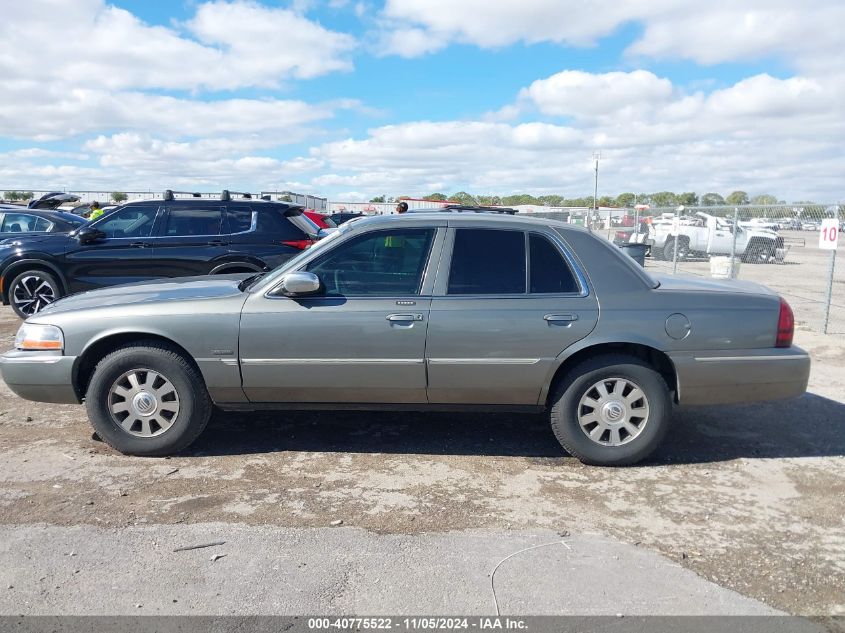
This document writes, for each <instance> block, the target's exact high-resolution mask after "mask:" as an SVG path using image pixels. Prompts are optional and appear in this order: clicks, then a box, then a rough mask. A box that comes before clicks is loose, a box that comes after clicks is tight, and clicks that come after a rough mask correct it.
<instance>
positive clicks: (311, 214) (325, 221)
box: [303, 211, 337, 229]
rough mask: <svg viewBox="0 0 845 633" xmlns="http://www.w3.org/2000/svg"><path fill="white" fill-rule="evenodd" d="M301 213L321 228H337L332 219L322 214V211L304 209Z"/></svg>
mask: <svg viewBox="0 0 845 633" xmlns="http://www.w3.org/2000/svg"><path fill="white" fill-rule="evenodd" d="M303 214H304V215H306V216H307V217H308V219H309V220H311V221H312V222H314V224H316V225H317V226H319V227H320V228H321V229H336V228H337V224H335V223H334V222H332V219H331V218H330V217H329V216H327V215H324V214H322V213H317V212H316V211H304V212H303Z"/></svg>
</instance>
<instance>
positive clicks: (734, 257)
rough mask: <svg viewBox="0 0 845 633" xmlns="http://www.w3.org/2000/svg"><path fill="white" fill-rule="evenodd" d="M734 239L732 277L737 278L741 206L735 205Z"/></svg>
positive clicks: (732, 246)
mask: <svg viewBox="0 0 845 633" xmlns="http://www.w3.org/2000/svg"><path fill="white" fill-rule="evenodd" d="M733 229H734V230H733V234H734V239H733V242H731V279H736V236H737V234H738V233H739V208H738V207H734V226H733Z"/></svg>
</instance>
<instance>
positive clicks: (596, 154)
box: [590, 152, 601, 231]
mask: <svg viewBox="0 0 845 633" xmlns="http://www.w3.org/2000/svg"><path fill="white" fill-rule="evenodd" d="M600 158H601V152H593V160H594V161H595V172H596V181H595V188H594V189H593V213H592V214H591V215H590V230H591V231H592V230H593V218H594V217H596V218H597V217H598V209H599V200H598V198H599V159H600Z"/></svg>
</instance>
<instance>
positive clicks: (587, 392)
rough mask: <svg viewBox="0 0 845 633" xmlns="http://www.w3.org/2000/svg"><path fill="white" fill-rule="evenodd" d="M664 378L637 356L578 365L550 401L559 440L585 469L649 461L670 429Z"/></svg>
mask: <svg viewBox="0 0 845 633" xmlns="http://www.w3.org/2000/svg"><path fill="white" fill-rule="evenodd" d="M671 412H672V402H671V398H670V394H669V388H668V386H667V385H666V381H665V380H664V379H663V376H661V375H660V373H658V372H657V371H655V370H654V368H652V367H651V366H650V365H649V364H648V363H646V362H645V361H643V360H641V359H639V358H636V357H634V356H627V355H621V354H620V355H617V354H612V355H611V354H608V355H602V356H595V357H593V358H590V359H587V360H585V361H583V362H581V363H579V364H578V365H577V366H575V367H574V368H573V369H572V370H571V371H570V372H569V373H568V374H567V375H566V376H565V377H564V379H563V380H562V381H561V382H560V383H559V384H558V386H557V389H556V391H555V393H554V394H553V396H552V400H551V413H550V417H551V424H552V430H553V431H554V434H555V437H557V439H558V441H559V442H560V444H561V445H562V446H563V447H564V448H565V449H566V450H567V451H568V452H569V454H570V455H572V456H573V457H576V458H578V459H579V460H581V461H582V462H584V463H585V464H593V465H600V466H624V465H628V464H634V463H636V462H638V461H641V460H643V459H645V458H646V457H648V456H649V455H650V454H651V453H652V452H653V451H654V450H655V449H656V448H657V447H658V445H659V444H660V442H661V441H662V440H663V437H664V436H665V435H666V432H667V430H668V428H669V421H670V417H671Z"/></svg>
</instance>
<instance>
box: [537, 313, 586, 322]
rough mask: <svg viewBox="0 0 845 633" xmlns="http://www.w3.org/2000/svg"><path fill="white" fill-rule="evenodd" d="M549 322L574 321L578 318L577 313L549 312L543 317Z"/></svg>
mask: <svg viewBox="0 0 845 633" xmlns="http://www.w3.org/2000/svg"><path fill="white" fill-rule="evenodd" d="M543 319H545V320H546V321H548V322H549V323H572V322H573V321H577V320H578V315H577V314H547V315H546V316H544V317H543Z"/></svg>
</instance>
